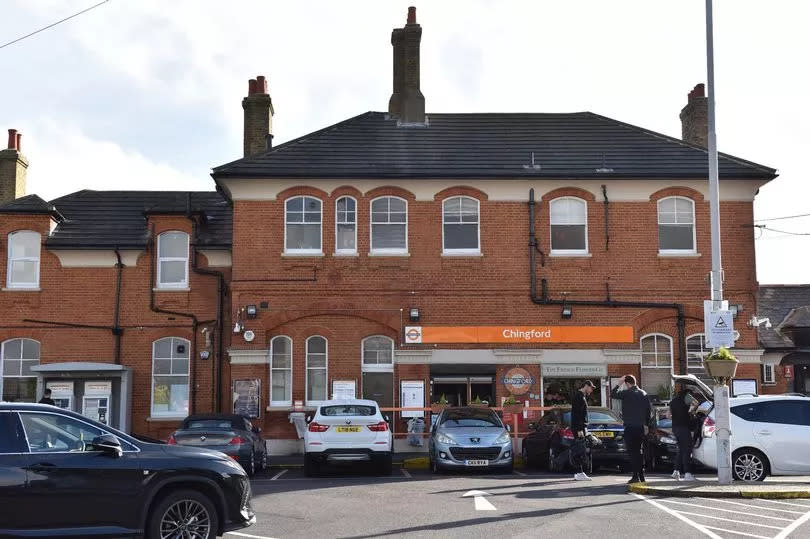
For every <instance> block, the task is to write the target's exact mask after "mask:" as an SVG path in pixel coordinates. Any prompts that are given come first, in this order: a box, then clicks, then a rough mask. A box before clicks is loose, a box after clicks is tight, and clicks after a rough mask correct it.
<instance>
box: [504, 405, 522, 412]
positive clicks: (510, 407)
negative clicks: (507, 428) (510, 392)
mask: <svg viewBox="0 0 810 539" xmlns="http://www.w3.org/2000/svg"><path fill="white" fill-rule="evenodd" d="M503 411H504V413H507V414H519V413H520V412H522V411H523V405H522V404H504V405H503Z"/></svg>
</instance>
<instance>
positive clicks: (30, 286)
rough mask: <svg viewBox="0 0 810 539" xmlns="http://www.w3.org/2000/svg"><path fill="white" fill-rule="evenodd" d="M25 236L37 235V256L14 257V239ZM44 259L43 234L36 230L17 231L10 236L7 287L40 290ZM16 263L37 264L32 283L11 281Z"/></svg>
mask: <svg viewBox="0 0 810 539" xmlns="http://www.w3.org/2000/svg"><path fill="white" fill-rule="evenodd" d="M23 235H36V237H37V246H38V249H39V251H38V252H37V256H36V257H33V256H14V238H15V237H22V236H23ZM41 257H42V234H40V233H39V232H36V231H34V230H16V231H14V232H11V233H9V235H8V263H7V266H6V287H8V288H15V289H36V288H39V264H40V259H41ZM15 261H28V262H35V268H36V270H35V275H34V280H33V281H32V282H24V283H15V282H14V281H12V280H11V277H12V272H11V267H12V265H13V263H14V262H15Z"/></svg>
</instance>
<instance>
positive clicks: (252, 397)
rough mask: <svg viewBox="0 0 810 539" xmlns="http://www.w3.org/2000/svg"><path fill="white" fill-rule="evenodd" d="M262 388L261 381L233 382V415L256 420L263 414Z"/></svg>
mask: <svg viewBox="0 0 810 539" xmlns="http://www.w3.org/2000/svg"><path fill="white" fill-rule="evenodd" d="M261 387H262V381H261V380H259V379H251V380H234V381H233V413H235V414H238V415H242V416H245V417H247V418H250V419H256V418H258V417H259V415H260V413H261Z"/></svg>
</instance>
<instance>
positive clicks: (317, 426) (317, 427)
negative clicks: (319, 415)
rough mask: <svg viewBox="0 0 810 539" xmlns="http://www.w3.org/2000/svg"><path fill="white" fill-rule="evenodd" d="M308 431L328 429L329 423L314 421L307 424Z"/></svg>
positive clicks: (324, 430)
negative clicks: (323, 423)
mask: <svg viewBox="0 0 810 539" xmlns="http://www.w3.org/2000/svg"><path fill="white" fill-rule="evenodd" d="M308 430H309V432H326V431H328V430H329V425H321V424H320V423H315V422H314V421H313V422H312V423H310V424H309V429H308Z"/></svg>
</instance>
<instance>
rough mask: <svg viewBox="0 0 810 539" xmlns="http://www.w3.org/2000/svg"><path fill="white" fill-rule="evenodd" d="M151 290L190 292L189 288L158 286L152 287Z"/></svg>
mask: <svg viewBox="0 0 810 539" xmlns="http://www.w3.org/2000/svg"><path fill="white" fill-rule="evenodd" d="M152 291H153V292H191V288H159V287H155V288H153V289H152Z"/></svg>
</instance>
